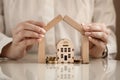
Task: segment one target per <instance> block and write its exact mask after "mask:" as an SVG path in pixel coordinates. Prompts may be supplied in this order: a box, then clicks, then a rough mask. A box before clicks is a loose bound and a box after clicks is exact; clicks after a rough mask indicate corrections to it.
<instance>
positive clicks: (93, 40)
mask: <svg viewBox="0 0 120 80" xmlns="http://www.w3.org/2000/svg"><path fill="white" fill-rule="evenodd" d="M88 39H89V41H90V42H91V43H93V44H94V45H96V46H97V47H99V48H103V49H104V47H105V46H106V43H104V42H102V41H100V40H97V39H95V38H92V37H88Z"/></svg>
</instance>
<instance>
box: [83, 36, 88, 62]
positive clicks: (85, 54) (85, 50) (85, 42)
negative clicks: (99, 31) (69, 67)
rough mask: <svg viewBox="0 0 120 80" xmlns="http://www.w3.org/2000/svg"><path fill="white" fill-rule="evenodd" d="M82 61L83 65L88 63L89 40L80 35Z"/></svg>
mask: <svg viewBox="0 0 120 80" xmlns="http://www.w3.org/2000/svg"><path fill="white" fill-rule="evenodd" d="M82 60H83V64H84V63H89V40H88V37H86V36H84V35H82Z"/></svg>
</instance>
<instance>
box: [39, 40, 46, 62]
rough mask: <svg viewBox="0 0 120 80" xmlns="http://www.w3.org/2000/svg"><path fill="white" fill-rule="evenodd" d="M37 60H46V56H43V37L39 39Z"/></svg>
mask: <svg viewBox="0 0 120 80" xmlns="http://www.w3.org/2000/svg"><path fill="white" fill-rule="evenodd" d="M38 62H39V63H45V62H46V56H45V38H42V40H41V41H39V48H38Z"/></svg>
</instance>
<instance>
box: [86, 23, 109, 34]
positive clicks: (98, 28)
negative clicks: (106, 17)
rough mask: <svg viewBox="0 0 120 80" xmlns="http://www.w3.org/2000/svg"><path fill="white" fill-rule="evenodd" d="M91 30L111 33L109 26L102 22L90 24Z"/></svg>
mask: <svg viewBox="0 0 120 80" xmlns="http://www.w3.org/2000/svg"><path fill="white" fill-rule="evenodd" d="M88 27H89V31H94V32H105V33H106V34H108V33H109V30H108V28H107V27H106V25H105V24H102V23H92V24H88Z"/></svg>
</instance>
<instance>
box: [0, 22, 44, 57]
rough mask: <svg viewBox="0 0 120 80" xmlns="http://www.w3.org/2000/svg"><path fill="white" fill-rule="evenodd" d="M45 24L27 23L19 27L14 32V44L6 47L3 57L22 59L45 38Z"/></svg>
mask: <svg viewBox="0 0 120 80" xmlns="http://www.w3.org/2000/svg"><path fill="white" fill-rule="evenodd" d="M44 26H45V25H44V23H42V22H37V21H26V22H22V23H20V24H18V25H17V27H15V28H14V29H13V31H12V35H13V42H11V43H10V44H8V45H7V46H5V47H4V48H3V50H2V53H3V54H2V55H3V56H6V57H8V58H11V59H18V58H22V57H23V56H24V55H25V54H26V52H27V50H28V49H30V47H31V46H32V45H33V44H35V43H37V42H38V41H40V40H41V38H42V37H44V34H45V32H46V31H45V30H44V28H43V27H44Z"/></svg>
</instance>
